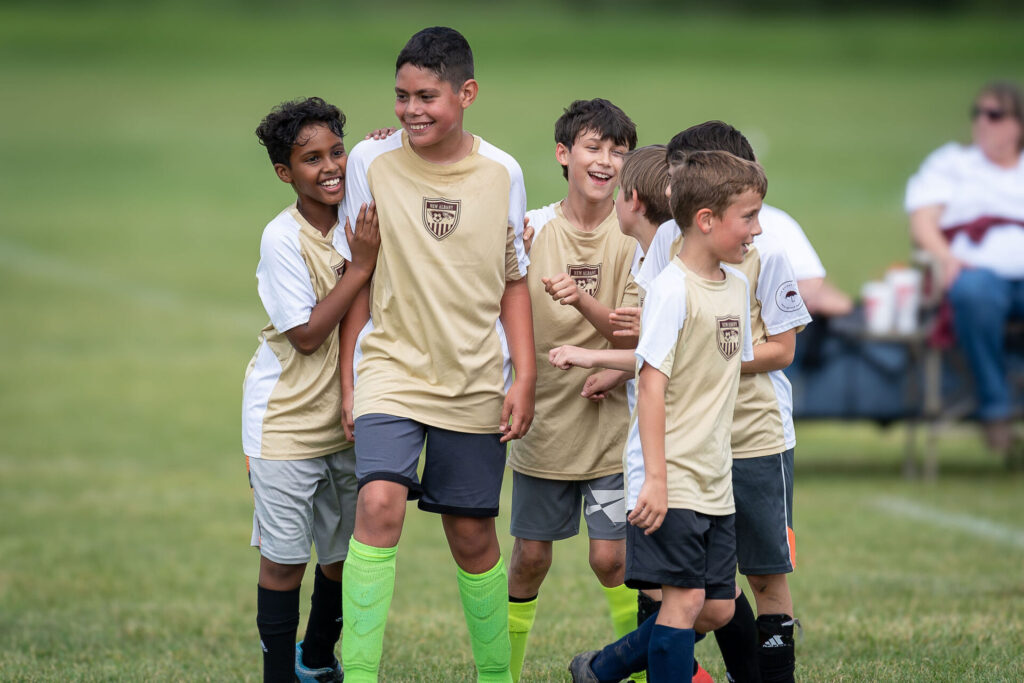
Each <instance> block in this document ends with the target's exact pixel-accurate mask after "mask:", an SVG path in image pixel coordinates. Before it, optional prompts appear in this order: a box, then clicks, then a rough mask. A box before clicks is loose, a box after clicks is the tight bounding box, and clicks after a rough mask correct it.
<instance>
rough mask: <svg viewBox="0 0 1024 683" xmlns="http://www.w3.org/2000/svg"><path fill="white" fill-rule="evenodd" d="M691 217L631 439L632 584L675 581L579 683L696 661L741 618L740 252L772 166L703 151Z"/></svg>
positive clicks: (673, 669) (587, 666)
mask: <svg viewBox="0 0 1024 683" xmlns="http://www.w3.org/2000/svg"><path fill="white" fill-rule="evenodd" d="M670 187H671V198H670V201H671V206H672V215H673V216H674V217H675V219H676V221H677V222H678V223H679V224H680V225H683V226H685V227H684V234H685V235H686V239H685V240H684V242H683V245H682V249H681V250H680V252H679V254H678V256H677V257H676V258H674V259H673V260H672V261H671V263H670V264H669V265H668V267H666V268H665V270H664V271H663V272H662V273H661V274H660V275H659V276H658V277H657V278H656V279H655V280H654V282H653V283H652V284H651V286H650V288H649V290H648V291H647V296H646V301H645V304H644V309H643V320H642V328H641V329H642V332H641V336H640V343H639V345H638V346H637V350H636V356H637V360H638V362H639V363H640V370H639V389H638V399H637V408H636V411H635V413H634V416H633V419H632V421H633V422H634V423H635V424H636V427H637V429H636V434H637V436H638V438H633V434H632V433H631V435H630V436H631V438H630V440H629V443H628V444H627V447H626V454H625V458H626V487H627V488H626V492H627V508H628V509H629V510H630V513H629V516H628V519H629V522H630V526H629V528H628V535H627V555H626V583H627V585H630V586H634V587H637V588H656V587H659V586H660V587H661V589H662V592H663V602H662V606H661V609H660V610H659V611H658V613H657V614H656V615H655V616H652V617H651V618H649V619H648V620H647V621H645V622H644V623H643V624H642V625H641V626H640V627H638V628H637V630H636V631H634V632H633V633H631V634H629V635H627V636H626V637H625V638H622V639H620V640H619V641H617V642H616V643H613V644H611V645H609V646H607V647H605V648H604V649H603V650H601V651H594V652H588V653H584V654H580V655H577V656H576V657H575V658H574V659H573V661H572V663H571V664H570V666H569V670H570V672H571V673H572V676H573V680H574V681H617V680H620V679H621V678H623V677H625V676H627V675H629V674H630V673H632V672H634V671H639V670H642V669H643V668H647V672H648V676H649V679H650V680H651V681H668V680H676V679H677V678H678V677H679V674H680V672H687V674H684V676H688V675H689V673H688V672H691V671H692V670H693V645H694V638H695V627H696V628H697V629H698V630H701V631H706V630H711V629H713V628H715V627H717V626H720V625H722V624H725V623H726V622H728V621H729V619H730V618H731V617H732V611H733V598H734V595H735V590H736V586H735V579H734V573H735V562H736V548H735V531H734V510H735V508H734V506H733V500H732V484H731V472H730V468H731V461H732V458H731V453H730V447H729V443H730V438H729V437H730V430H731V424H732V413H733V404H734V401H735V397H736V388H737V386H738V384H739V372H740V362H741V360H750V359H751V358H752V357H753V353H752V350H751V347H750V309H749V305H748V296H749V295H748V293H747V284H746V281H745V278H744V277H743V276H742V275H740V274H739V273H737V271H734V270H732V269H731V268H728V267H725V268H723V266H722V264H723V262H725V263H739V262H741V261H742V260H743V255H744V253H745V252H746V250H747V249H748V248H749V246H750V244H751V243H752V242H753V237H754V235H755V234H757V233H758V232H759V231H760V228H759V226H758V223H757V213H758V211H759V210H760V208H761V201H762V198H763V197H764V194H765V191H766V189H767V181H766V180H765V177H764V172H763V171H762V170H761V168H760V166H758V165H757V164H755V163H751V162H747V161H744V160H742V159H738V158H736V157H734V156H733V155H731V154H727V153H723V152H706V153H699V154H694V155H692V156H691V157H688V158H687V160H686V161H685V162H684V163H683V164H682V165H681V166H680V167H678V168H677V169H675V171H674V173H673V176H672V181H671V186H670Z"/></svg>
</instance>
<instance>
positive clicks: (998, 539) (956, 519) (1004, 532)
mask: <svg viewBox="0 0 1024 683" xmlns="http://www.w3.org/2000/svg"><path fill="white" fill-rule="evenodd" d="M874 503H875V506H876V507H878V508H881V509H882V510H885V511H887V512H891V513H894V514H896V515H899V516H901V517H903V518H905V519H912V520H915V521H918V522H925V523H926V524H930V525H932V526H936V527H940V528H944V529H955V530H957V531H964V532H967V533H969V534H971V535H973V536H975V537H981V538H985V539H987V540H990V541H993V542H995V543H999V544H1001V545H1008V546H1012V547H1014V548H1019V549H1021V550H1024V530H1021V529H1018V528H1014V527H1011V526H1005V525H1003V524H999V523H997V522H993V521H991V520H988V519H984V518H983V517H974V516H973V515H966V514H962V513H955V512H945V511H943V510H941V509H939V508H935V507H931V506H929V505H921V504H920V503H914V502H912V501H909V500H907V499H905V498H897V497H894V496H884V497H880V498H876V499H875V500H874Z"/></svg>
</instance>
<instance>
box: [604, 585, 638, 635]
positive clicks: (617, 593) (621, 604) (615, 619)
mask: <svg viewBox="0 0 1024 683" xmlns="http://www.w3.org/2000/svg"><path fill="white" fill-rule="evenodd" d="M601 588H604V596H605V597H606V598H608V609H609V611H610V612H611V614H612V628H614V629H615V639H616V640H618V639H619V638H621V637H622V636H624V635H626V634H627V633H632V632H633V631H635V630H636V627H637V623H636V591H635V590H633V589H632V588H627V587H626V584H624V583H623V584H620V585H618V586H615V587H614V588H608V587H606V586H601Z"/></svg>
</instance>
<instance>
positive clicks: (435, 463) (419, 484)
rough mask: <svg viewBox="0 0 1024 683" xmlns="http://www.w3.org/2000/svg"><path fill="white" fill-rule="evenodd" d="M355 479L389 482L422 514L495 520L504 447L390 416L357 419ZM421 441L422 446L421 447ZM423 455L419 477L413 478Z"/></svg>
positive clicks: (486, 437)
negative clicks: (401, 488)
mask: <svg viewBox="0 0 1024 683" xmlns="http://www.w3.org/2000/svg"><path fill="white" fill-rule="evenodd" d="M356 434H357V435H358V436H357V439H356V477H357V478H358V479H359V486H360V488H361V487H363V486H365V485H366V484H367V482H371V481H379V480H383V481H393V482H396V483H398V484H401V485H402V486H405V487H406V488H408V489H409V500H415V499H416V498H419V507H420V509H421V510H426V511H428V512H436V513H439V514H444V515H457V516H459V517H497V516H498V503H499V501H500V499H501V480H502V478H503V477H504V476H505V455H506V451H507V448H506V446H505V444H503V443H501V435H500V434H498V433H494V434H467V433H465V432H453V431H451V430H448V429H441V428H440V427H431V426H430V425H425V424H422V423H420V422H417V421H416V420H411V419H409V418H406V417H395V416H394V415H384V414H379V413H375V414H370V415H361V416H359V417H357V418H356ZM424 440H426V447H424V443H423V442H424ZM421 452H423V453H424V454H425V455H424V461H423V477H422V479H421V478H420V477H419V476H418V475H417V469H418V466H419V461H420V453H421Z"/></svg>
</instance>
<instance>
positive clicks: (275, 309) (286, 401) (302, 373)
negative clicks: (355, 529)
mask: <svg viewBox="0 0 1024 683" xmlns="http://www.w3.org/2000/svg"><path fill="white" fill-rule="evenodd" d="M344 123H345V117H344V115H343V114H342V113H341V111H340V110H339V109H338V108H337V107H334V106H332V105H330V104H327V103H326V102H324V101H323V100H322V99H320V98H318V97H312V98H308V99H304V100H295V101H293V102H285V103H284V104H282V105H280V106H278V107H276V108H275V109H274V110H273V111H272V112H270V114H268V115H267V116H266V117H265V118H264V119H263V121H262V122H261V123H260V126H259V128H257V130H256V135H257V136H258V137H259V139H260V143H261V144H263V145H264V146H265V147H266V148H267V153H268V154H269V155H270V160H271V162H272V163H273V164H274V171H275V172H276V173H277V176H278V178H280V179H281V180H282V181H283V182H286V183H288V184H290V185H291V186H292V188H293V189H294V190H295V194H296V195H297V198H296V201H295V204H294V205H292V206H291V207H289V208H287V209H285V210H284V211H282V212H281V213H280V214H279V215H278V216H277V217H276V218H275V219H274V220H273V221H271V222H270V223H269V224H268V225H267V227H266V229H265V230H264V231H263V239H262V241H261V243H260V262H259V266H258V267H257V269H256V277H257V280H258V283H259V285H258V290H259V295H260V299H261V301H262V302H263V306H264V308H265V309H266V311H267V314H268V315H269V317H270V323H269V324H268V325H267V326H266V327H265V328H263V330H262V332H260V345H259V348H258V349H257V351H256V354H255V355H254V356H253V358H252V360H251V361H250V363H249V367H248V369H247V370H246V374H245V383H244V385H243V399H242V446H243V450H244V452H245V455H246V459H247V464H248V470H249V481H250V484H251V486H252V489H253V501H254V505H255V512H254V514H253V533H252V545H254V546H256V547H258V548H259V549H260V574H259V585H258V589H257V591H258V607H257V615H256V623H257V625H258V627H259V633H260V641H261V645H262V648H263V678H264V680H266V681H293V680H295V678H296V677H298V678H299V679H300V680H302V681H313V680H317V681H340V680H341V679H342V674H341V668H340V666H339V665H338V661H337V659H336V658H335V656H334V646H335V644H336V643H337V642H338V637H339V635H340V632H341V623H340V620H341V609H342V607H341V578H342V567H343V565H344V561H345V556H346V553H347V548H348V537H349V536H350V535H351V532H352V523H353V520H354V517H355V500H356V499H355V475H354V468H355V455H354V453H353V451H352V443H351V442H350V441H349V440H348V439H347V438H346V436H345V433H344V431H343V430H342V427H341V384H340V378H339V343H338V341H339V340H338V325H339V322H340V321H341V319H342V317H343V316H344V315H345V313H346V311H347V310H348V308H349V306H350V305H351V303H352V301H353V299H354V298H355V296H356V294H357V293H358V292H359V290H360V289H361V288H362V287H363V285H364V284H365V283H366V282H367V280H368V279H369V277H370V273H372V272H373V268H374V263H375V261H376V258H377V248H378V246H379V243H380V242H379V236H378V232H377V220H376V213H375V208H374V206H373V204H372V203H371V204H370V205H369V206H366V205H363V206H362V207H361V208H360V209H359V210H358V211H357V212H355V213H354V214H353V219H354V221H355V225H356V229H355V232H354V233H353V231H352V229H351V224H350V222H349V221H348V220H346V221H345V227H344V233H345V234H346V236H347V237H348V240H347V241H346V242H345V243H344V248H342V249H340V250H336V249H335V246H334V244H333V242H334V237H335V233H336V232H342V231H339V230H337V224H338V206H339V204H340V203H341V202H342V200H343V198H344V197H345V185H344V177H345V165H346V160H347V157H346V153H345V144H344V142H343V140H342V137H343V134H344V131H343V126H344ZM346 262H348V263H346ZM311 543H313V544H315V545H316V551H317V561H318V564H317V567H316V578H315V584H314V588H313V596H312V600H311V602H312V605H311V609H310V613H309V622H308V624H307V626H306V635H305V640H304V641H303V642H302V643H300V644H299V645H296V643H295V637H296V631H297V629H298V623H299V585H300V583H301V581H302V577H303V574H304V573H305V570H306V564H307V563H308V562H309V559H310V544H311Z"/></svg>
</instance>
